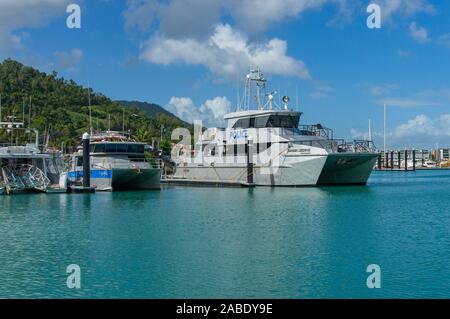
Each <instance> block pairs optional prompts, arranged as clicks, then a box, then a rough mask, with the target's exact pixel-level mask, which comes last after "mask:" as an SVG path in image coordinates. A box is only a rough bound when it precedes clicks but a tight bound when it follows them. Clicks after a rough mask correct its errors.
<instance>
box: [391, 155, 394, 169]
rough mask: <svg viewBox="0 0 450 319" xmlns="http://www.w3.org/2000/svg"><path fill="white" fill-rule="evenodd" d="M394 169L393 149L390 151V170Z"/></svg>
mask: <svg viewBox="0 0 450 319" xmlns="http://www.w3.org/2000/svg"><path fill="white" fill-rule="evenodd" d="M393 169H394V151H391V170H393Z"/></svg>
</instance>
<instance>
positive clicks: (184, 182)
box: [161, 177, 255, 188]
mask: <svg viewBox="0 0 450 319" xmlns="http://www.w3.org/2000/svg"><path fill="white" fill-rule="evenodd" d="M161 185H162V186H193V187H246V188H251V187H255V184H254V183H247V182H232V181H219V180H215V181H213V180H197V179H184V178H168V177H163V178H162V179H161Z"/></svg>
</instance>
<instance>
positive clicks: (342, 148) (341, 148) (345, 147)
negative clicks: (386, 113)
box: [301, 139, 376, 153]
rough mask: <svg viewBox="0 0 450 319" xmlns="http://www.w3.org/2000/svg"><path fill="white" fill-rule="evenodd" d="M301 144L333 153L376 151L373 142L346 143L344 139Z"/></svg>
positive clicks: (357, 141)
mask: <svg viewBox="0 0 450 319" xmlns="http://www.w3.org/2000/svg"><path fill="white" fill-rule="evenodd" d="M301 144H303V145H307V146H311V147H319V148H323V149H325V150H327V151H328V152H331V153H346V152H352V153H373V152H375V150H376V147H375V145H374V143H373V141H365V140H354V141H351V142H346V141H345V140H344V139H317V140H308V141H301Z"/></svg>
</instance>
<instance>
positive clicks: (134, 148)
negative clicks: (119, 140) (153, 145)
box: [128, 144, 144, 153]
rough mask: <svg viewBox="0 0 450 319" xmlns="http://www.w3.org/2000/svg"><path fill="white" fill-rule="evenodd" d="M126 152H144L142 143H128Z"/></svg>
mask: <svg viewBox="0 0 450 319" xmlns="http://www.w3.org/2000/svg"><path fill="white" fill-rule="evenodd" d="M128 153H144V145H137V144H128Z"/></svg>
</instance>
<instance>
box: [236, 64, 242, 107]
mask: <svg viewBox="0 0 450 319" xmlns="http://www.w3.org/2000/svg"><path fill="white" fill-rule="evenodd" d="M239 86H240V83H239V73H238V75H237V81H236V91H237V92H236V98H237V100H236V103H237V104H236V106H237V110H238V111H239V110H240V108H241V107H240V105H241V101H240V99H241V97H240V95H241V93H240V87H239Z"/></svg>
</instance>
